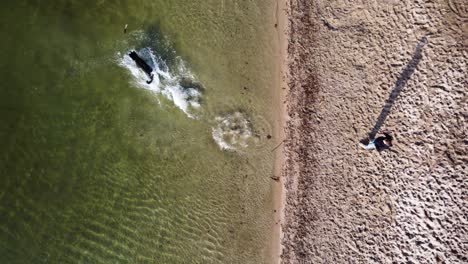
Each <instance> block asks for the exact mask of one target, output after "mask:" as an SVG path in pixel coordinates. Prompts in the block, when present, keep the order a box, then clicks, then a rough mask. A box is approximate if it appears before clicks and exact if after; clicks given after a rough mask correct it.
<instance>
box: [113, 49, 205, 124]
mask: <svg viewBox="0 0 468 264" xmlns="http://www.w3.org/2000/svg"><path fill="white" fill-rule="evenodd" d="M129 52H130V51H128V52H127V53H126V54H125V55H123V56H122V55H121V54H120V53H118V58H119V64H120V65H121V66H123V67H124V68H126V69H127V70H129V71H130V73H131V74H132V76H133V79H134V82H135V84H136V85H137V86H138V87H141V88H144V89H147V90H151V91H153V92H155V93H158V94H162V95H164V96H165V97H166V98H167V99H169V100H171V101H172V102H174V104H175V105H176V106H177V107H178V108H180V109H181V110H182V111H184V113H186V114H187V116H188V117H190V118H195V117H194V115H193V114H192V113H191V111H192V110H193V109H196V108H199V107H200V99H201V96H202V94H201V92H200V91H199V90H197V89H196V87H187V85H184V86H183V85H182V84H181V82H182V80H191V82H193V83H195V77H194V76H193V75H192V74H191V73H190V71H189V70H188V69H187V68H186V67H185V64H184V62H183V61H182V59H180V58H177V63H176V64H177V65H178V67H177V68H176V69H169V67H168V66H167V64H166V62H165V61H164V60H162V59H161V58H160V57H159V56H158V55H157V54H155V53H154V52H153V51H152V50H151V49H150V48H143V49H141V50H139V51H137V53H138V55H139V56H140V57H141V58H143V59H144V60H145V61H146V62H147V63H148V64H149V65H150V66H151V67H152V68H153V72H152V73H153V74H154V79H153V82H151V83H150V84H148V83H147V82H146V81H147V80H149V77H148V76H147V75H146V73H145V72H144V71H143V70H141V69H140V68H138V66H137V65H136V64H135V62H134V61H133V60H132V58H130V56H129V55H128V53H129ZM189 84H190V83H189Z"/></svg>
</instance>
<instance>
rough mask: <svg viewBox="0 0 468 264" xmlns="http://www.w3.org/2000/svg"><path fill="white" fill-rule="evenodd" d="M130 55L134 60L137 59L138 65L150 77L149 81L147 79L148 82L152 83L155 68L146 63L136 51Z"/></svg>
mask: <svg viewBox="0 0 468 264" xmlns="http://www.w3.org/2000/svg"><path fill="white" fill-rule="evenodd" d="M128 56H130V58H132V60H133V61H135V63H136V65H137V66H138V67H139V68H140V69H142V70H143V71H144V72H145V73H146V75H148V77H149V78H150V79H149V80H148V81H146V83H147V84H150V83H151V82H153V78H154V74H153V68H151V66H149V65H148V63H146V61H145V60H143V59H142V58H141V57H140V56H138V53H136V51H131V52H130V53H129V54H128Z"/></svg>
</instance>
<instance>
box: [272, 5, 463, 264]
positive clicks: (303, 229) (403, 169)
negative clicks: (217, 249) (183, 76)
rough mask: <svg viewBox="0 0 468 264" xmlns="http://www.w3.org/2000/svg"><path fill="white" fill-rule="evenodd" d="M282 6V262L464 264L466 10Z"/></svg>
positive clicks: (449, 7) (451, 7) (450, 7)
mask: <svg viewBox="0 0 468 264" xmlns="http://www.w3.org/2000/svg"><path fill="white" fill-rule="evenodd" d="M286 6H287V8H286V9H287V14H288V24H287V27H286V32H287V40H288V46H287V51H288V52H287V62H286V65H287V71H286V73H287V76H286V77H287V78H286V79H285V80H286V82H287V84H288V89H287V90H286V91H287V95H286V104H287V114H286V116H285V119H284V122H285V123H284V134H285V142H284V144H283V146H284V150H283V151H284V159H283V158H281V157H282V156H279V158H278V159H277V164H280V165H277V166H278V167H280V168H282V169H281V171H282V177H281V183H282V184H284V185H283V187H284V193H285V194H284V199H283V202H284V208H283V210H280V212H278V215H279V217H280V218H281V219H278V220H280V221H281V230H279V229H278V230H277V231H278V232H277V233H275V234H276V235H277V236H278V237H281V247H277V250H278V252H281V257H280V259H279V261H280V262H281V263H403V262H404V263H439V262H440V263H466V262H467V261H468V260H467V252H468V246H467V244H466V240H467V237H468V219H467V216H466V210H467V208H468V206H467V205H468V197H467V193H466V190H467V182H468V169H467V164H468V163H467V161H468V157H467V141H466V139H467V131H468V130H467V125H466V124H467V120H466V119H467V112H468V101H467V94H468V91H467V90H468V89H467V81H466V80H467V78H466V77H467V69H466V63H467V61H468V60H467V59H468V55H467V47H468V36H467V34H468V26H467V24H468V4H467V2H466V1H462V0H447V1H445V0H436V1H392V0H385V1H384V0H377V1H353V2H349V1H344V0H336V1H320V0H316V1H307V0H290V1H288V2H287V5H286ZM380 129H384V130H389V131H391V132H392V134H393V135H394V137H395V141H394V147H393V151H384V152H382V153H378V152H377V151H369V150H364V149H362V148H361V147H360V146H359V144H360V143H359V141H360V140H362V139H365V138H367V137H368V135H369V134H370V133H371V134H375V133H376V132H377V131H378V130H380ZM282 160H284V162H283V161H282ZM280 193H282V192H280ZM279 197H281V195H279ZM277 206H278V208H281V201H280V202H278V204H277ZM282 214H283V215H284V216H282ZM280 231H281V232H280ZM280 233H282V234H281V235H280ZM278 252H277V253H278ZM276 255H279V254H273V256H276ZM273 262H276V260H275V261H273Z"/></svg>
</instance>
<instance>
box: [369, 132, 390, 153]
mask: <svg viewBox="0 0 468 264" xmlns="http://www.w3.org/2000/svg"><path fill="white" fill-rule="evenodd" d="M380 133H381V134H383V135H384V136H381V137H378V138H374V139H370V142H369V144H367V145H366V144H361V146H362V147H363V148H364V149H377V151H378V152H381V151H384V150H386V149H390V147H391V146H392V141H393V137H392V136H391V135H390V134H389V133H388V132H385V131H382V132H380Z"/></svg>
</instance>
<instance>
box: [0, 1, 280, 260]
mask: <svg viewBox="0 0 468 264" xmlns="http://www.w3.org/2000/svg"><path fill="white" fill-rule="evenodd" d="M7 2H9V3H2V8H1V9H0V22H1V23H0V32H1V33H2V41H1V42H0V75H1V77H2V78H1V84H0V91H1V94H2V96H1V98H0V115H1V118H2V122H1V123H0V142H1V144H2V150H1V152H0V181H1V185H0V216H1V217H0V255H1V256H2V262H3V263H261V262H264V261H265V260H264V250H265V247H266V246H267V245H268V241H267V240H268V228H269V226H270V225H271V219H272V215H271V213H272V212H271V210H270V209H271V192H270V187H271V186H270V185H271V184H272V183H271V181H270V179H269V177H270V176H271V173H272V170H273V166H272V165H273V156H272V153H271V151H270V150H271V149H272V147H274V145H275V144H274V143H273V141H274V139H271V140H269V139H267V135H269V134H272V125H271V124H272V123H273V115H272V114H271V112H272V93H273V88H274V85H275V84H274V78H273V75H274V72H275V68H274V54H275V51H276V47H275V41H274V27H273V25H274V23H275V22H274V15H273V14H274V3H273V2H272V1H266V0H265V1H263V0H260V1H255V2H252V1H242V0H233V1H220V0H216V1H215V0H211V1H206V0H204V1H201V0H191V1H183V0H177V1H175V0H172V1H171V0H165V1H157V0H152V1H143V0H141V1H130V0H128V1H105V0H101V1H95V2H94V1H92V2H89V3H85V1H77V0H76V1H23V2H21V3H20V2H17V1H7ZM125 24H128V29H127V33H126V34H124V33H123V29H124V25H125ZM133 49H135V50H137V51H139V52H144V50H145V49H148V50H150V58H149V59H148V58H147V59H148V60H149V61H151V56H153V59H154V61H151V62H152V63H156V64H157V65H158V66H160V75H158V78H160V79H159V81H158V82H154V83H152V84H151V85H146V84H145V80H146V76H145V75H144V74H143V73H142V72H139V71H138V70H137V69H136V68H132V67H131V64H129V62H131V61H128V60H127V59H126V54H127V53H128V52H129V51H130V50H133ZM155 58H159V59H155ZM187 79H188V81H187ZM190 89H193V90H190ZM194 91H196V92H197V94H196V96H195V94H194V93H195V92H194ZM192 102H195V103H192ZM237 113H240V114H237ZM232 116H237V117H240V118H243V119H244V120H240V121H239V120H237V119H236V120H237V121H236V122H239V123H240V124H243V126H239V125H236V124H228V123H226V120H228V122H229V120H231V119H232V118H231V119H230V118H229V117H232ZM223 122H224V123H223ZM220 126H221V127H222V130H223V131H227V133H226V134H223V133H222V132H220V133H221V136H220V137H218V142H219V139H221V140H225V141H227V142H228V143H229V144H231V145H232V146H234V147H233V148H234V149H223V148H222V146H220V145H218V144H217V142H216V141H215V139H214V138H213V131H215V130H216V129H217V128H219V127H220ZM239 129H241V130H242V131H237V130H239ZM233 135H242V136H241V137H238V136H237V137H236V136H233ZM239 139H241V140H243V141H242V142H238V141H236V142H233V141H232V140H239Z"/></svg>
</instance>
